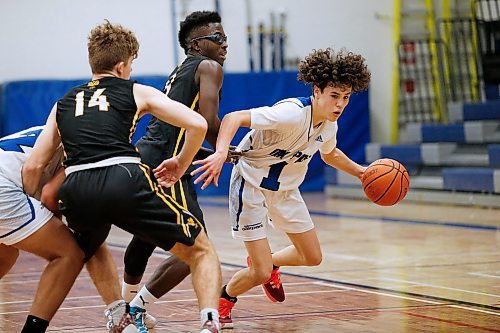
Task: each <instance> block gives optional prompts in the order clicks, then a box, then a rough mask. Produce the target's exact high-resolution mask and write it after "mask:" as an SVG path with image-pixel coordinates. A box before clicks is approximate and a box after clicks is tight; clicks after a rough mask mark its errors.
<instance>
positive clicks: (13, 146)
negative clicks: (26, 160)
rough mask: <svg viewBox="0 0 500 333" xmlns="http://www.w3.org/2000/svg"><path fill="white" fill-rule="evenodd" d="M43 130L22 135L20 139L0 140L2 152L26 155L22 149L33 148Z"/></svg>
mask: <svg viewBox="0 0 500 333" xmlns="http://www.w3.org/2000/svg"><path fill="white" fill-rule="evenodd" d="M41 131H42V129H41V128H40V129H37V130H33V131H29V132H25V133H20V134H19V136H18V137H14V138H4V139H0V150H3V151H15V152H18V153H24V150H23V148H22V147H33V146H34V145H35V141H36V139H37V138H38V135H39V134H40V132H41Z"/></svg>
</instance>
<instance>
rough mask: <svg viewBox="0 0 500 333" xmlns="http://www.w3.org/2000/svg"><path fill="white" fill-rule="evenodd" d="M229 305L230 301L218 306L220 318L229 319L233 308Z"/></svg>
mask: <svg viewBox="0 0 500 333" xmlns="http://www.w3.org/2000/svg"><path fill="white" fill-rule="evenodd" d="M230 303H231V302H230V301H227V302H224V303H222V305H221V306H220V309H219V311H220V316H221V317H229V316H230V315H231V309H232V308H233V306H232V305H231V304H230Z"/></svg>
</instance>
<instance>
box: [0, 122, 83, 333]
mask: <svg viewBox="0 0 500 333" xmlns="http://www.w3.org/2000/svg"><path fill="white" fill-rule="evenodd" d="M41 131H42V127H33V128H30V129H27V130H24V131H21V132H19V133H16V134H13V135H10V136H7V137H4V138H2V139H0V278H2V277H3V276H4V275H5V274H7V272H8V271H9V270H10V269H11V268H12V266H13V265H14V263H15V262H16V259H17V257H18V255H19V250H23V251H27V252H30V253H33V254H35V255H37V256H40V257H42V258H44V259H46V260H47V261H48V262H49V263H48V265H47V266H46V268H45V270H44V271H43V273H42V275H41V277H40V282H39V285H38V289H37V291H36V295H35V298H34V300H33V304H32V306H31V310H30V313H29V315H28V318H27V319H26V323H25V325H24V327H23V330H22V332H23V333H24V332H45V331H46V329H47V326H48V325H49V321H50V320H51V319H52V317H53V316H54V314H55V313H56V311H57V309H58V308H59V306H60V305H61V303H62V302H63V300H64V298H65V297H66V295H67V294H68V292H69V290H70V289H71V286H72V285H73V283H74V281H75V279H76V277H77V276H78V273H79V272H80V270H81V269H82V266H83V252H82V251H81V250H80V248H79V247H78V245H77V243H76V241H75V240H74V238H73V235H72V234H71V232H70V231H69V229H68V228H67V227H66V226H65V225H64V224H63V223H62V222H61V220H59V219H58V218H57V217H55V216H54V215H53V214H52V212H51V211H49V210H48V209H47V208H45V207H44V205H42V203H41V202H40V194H41V189H42V187H43V185H44V184H45V183H46V182H47V181H49V180H50V179H51V178H52V176H53V175H54V174H55V173H56V170H57V169H58V168H59V167H60V166H61V161H62V149H59V150H58V151H57V153H56V154H55V155H54V157H53V158H52V159H51V163H49V165H48V166H47V167H46V168H45V171H44V176H43V178H42V182H41V185H40V187H39V188H38V190H37V193H36V194H35V195H34V197H30V196H28V195H27V194H26V193H24V191H23V186H22V180H21V168H22V165H23V163H24V161H25V160H26V158H27V156H28V154H29V153H30V152H31V150H32V147H33V145H34V144H35V141H36V138H37V137H38V134H39V133H40V132H41ZM55 285H57V287H54V286H55Z"/></svg>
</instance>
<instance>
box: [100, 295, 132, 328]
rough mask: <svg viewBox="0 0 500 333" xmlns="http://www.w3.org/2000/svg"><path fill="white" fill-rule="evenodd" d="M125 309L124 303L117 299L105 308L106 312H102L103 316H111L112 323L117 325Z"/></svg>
mask: <svg viewBox="0 0 500 333" xmlns="http://www.w3.org/2000/svg"><path fill="white" fill-rule="evenodd" d="M126 309H127V305H126V304H125V301H124V300H122V299H119V300H117V301H114V302H113V303H111V304H108V305H107V306H106V310H104V315H105V316H108V315H111V317H112V318H113V322H114V323H115V324H118V323H119V322H120V319H121V318H122V315H123V314H124V313H125V311H126Z"/></svg>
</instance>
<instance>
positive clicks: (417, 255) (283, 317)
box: [0, 194, 500, 333]
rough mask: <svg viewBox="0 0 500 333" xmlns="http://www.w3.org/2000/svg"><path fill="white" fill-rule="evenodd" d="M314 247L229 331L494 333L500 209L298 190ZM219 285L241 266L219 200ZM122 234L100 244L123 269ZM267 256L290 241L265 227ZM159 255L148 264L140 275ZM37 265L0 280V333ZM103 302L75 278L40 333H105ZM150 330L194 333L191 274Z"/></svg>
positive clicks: (33, 261) (255, 298)
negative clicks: (311, 261)
mask: <svg viewBox="0 0 500 333" xmlns="http://www.w3.org/2000/svg"><path fill="white" fill-rule="evenodd" d="M304 197H305V199H306V202H307V204H308V206H309V208H310V211H311V215H312V217H313V220H314V221H315V224H316V227H317V231H318V234H319V237H320V241H321V244H322V249H323V256H324V259H323V263H322V264H321V265H320V266H318V267H301V268H286V267H284V268H282V272H283V273H284V274H283V277H282V280H283V282H284V287H285V291H286V295H287V299H286V301H285V302H284V303H282V304H274V303H271V302H269V301H268V300H267V298H266V296H265V295H264V293H263V292H262V290H261V289H260V288H255V289H253V290H252V291H251V292H249V293H248V294H246V295H243V296H241V297H240V299H239V302H238V304H237V306H236V307H235V309H234V310H233V317H234V322H235V328H234V329H233V330H232V331H231V330H225V332H235V333H240V332H274V333H281V332H316V333H323V332H325V333H326V332H391V333H396V332H500V210H495V209H486V208H471V207H458V206H442V205H439V206H438V205H435V206H433V205H422V204H412V203H407V202H403V203H400V204H399V205H397V206H395V207H378V206H375V205H373V204H371V203H368V202H367V201H364V200H341V199H332V198H327V197H325V196H324V195H323V194H305V195H304ZM202 206H203V208H204V211H205V217H206V221H207V225H208V230H209V234H210V237H211V239H212V240H213V241H214V243H215V245H216V248H217V251H218V253H219V256H220V259H221V262H222V263H223V267H222V269H223V270H222V271H223V280H224V282H227V281H228V280H229V278H230V277H231V276H232V274H233V273H234V272H235V271H236V270H237V269H239V268H240V267H243V266H244V265H245V258H246V253H245V250H244V247H243V245H242V244H241V243H240V242H239V241H235V240H233V239H232V238H231V236H230V231H229V223H228V217H227V198H202ZM129 238H130V237H129V235H128V234H126V233H124V232H122V231H120V230H116V229H114V230H113V231H112V234H111V236H110V238H109V239H108V244H109V245H110V248H111V250H112V253H113V255H114V257H115V259H116V262H117V265H118V267H119V270H120V272H121V271H122V270H123V260H122V258H123V253H124V248H125V245H126V244H127V242H128V240H129ZM270 241H271V244H272V248H273V249H274V250H278V249H280V248H282V247H284V246H286V245H288V240H287V239H286V237H284V236H283V235H281V234H280V233H278V232H275V231H272V232H271V236H270ZM164 256H165V254H163V253H162V252H161V251H158V252H157V253H155V255H154V256H153V257H152V258H151V260H150V265H149V266H148V270H147V275H148V276H149V274H151V272H152V271H153V269H154V265H155V264H156V263H158V262H160V261H161V260H162V258H163V257H164ZM43 265H44V263H43V262H42V261H41V260H39V259H38V258H36V257H34V256H31V255H28V254H22V256H21V257H20V258H19V260H18V263H17V264H16V266H15V267H14V269H13V270H12V271H11V272H10V273H9V274H8V275H7V276H6V277H5V278H4V279H2V280H1V281H0V332H5V333H11V332H19V331H20V329H21V327H22V324H23V323H24V320H25V317H26V315H27V311H28V309H29V306H30V303H31V299H32V295H33V293H34V290H35V288H36V284H37V281H38V278H39V275H40V271H41V269H42V267H43ZM103 310H104V305H103V304H102V301H101V299H100V298H99V296H98V295H97V293H96V291H95V288H94V287H93V285H92V283H91V281H90V279H89V277H88V274H87V273H86V271H85V270H84V271H83V272H82V273H81V275H80V276H79V278H78V280H77V281H76V284H75V286H74V287H73V289H72V291H71V293H70V294H69V296H68V298H67V299H66V301H65V302H64V304H63V305H62V307H61V309H60V310H59V312H58V313H57V314H56V316H55V317H54V319H53V321H52V322H51V326H50V327H49V330H48V331H49V332H70V331H71V332H105V328H104V324H105V319H104V317H103V315H102V313H103ZM151 312H152V314H153V315H155V316H157V318H158V319H159V324H158V326H157V328H156V330H154V331H153V332H156V333H160V332H199V328H198V327H199V319H198V318H199V315H198V310H197V303H196V299H195V296H194V293H193V290H192V286H191V283H190V280H189V278H188V279H187V280H186V281H184V282H183V283H182V284H181V285H180V286H178V287H177V288H176V289H174V290H173V291H172V292H171V293H169V294H167V295H166V296H164V297H163V298H162V299H161V300H160V301H159V302H158V303H157V306H156V308H155V309H154V310H153V311H151Z"/></svg>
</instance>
